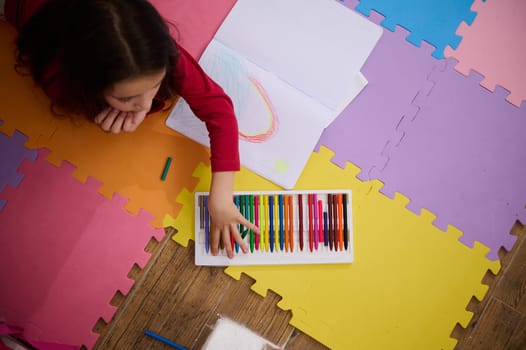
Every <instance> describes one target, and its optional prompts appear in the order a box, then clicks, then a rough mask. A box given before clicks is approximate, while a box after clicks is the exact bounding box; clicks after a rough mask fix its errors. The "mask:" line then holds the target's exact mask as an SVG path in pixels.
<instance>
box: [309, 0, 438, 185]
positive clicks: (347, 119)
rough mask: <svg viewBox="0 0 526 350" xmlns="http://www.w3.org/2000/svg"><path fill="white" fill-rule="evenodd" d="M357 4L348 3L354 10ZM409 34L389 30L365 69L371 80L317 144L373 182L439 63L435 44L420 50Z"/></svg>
mask: <svg viewBox="0 0 526 350" xmlns="http://www.w3.org/2000/svg"><path fill="white" fill-rule="evenodd" d="M357 3H358V2H357V1H346V2H345V5H346V6H347V7H349V8H353V7H354V6H356V4H357ZM369 19H370V20H371V21H372V22H374V23H376V24H379V23H380V22H381V21H382V20H383V17H382V16H380V15H378V14H376V13H375V12H373V11H372V12H371V17H369ZM407 34H408V33H407V31H406V30H405V29H403V28H401V27H397V28H396V31H395V32H390V31H388V30H385V29H384V33H383V35H382V37H381V38H380V40H379V41H378V43H377V45H376V47H375V49H374V50H373V51H372V53H371V55H370V56H369V58H368V59H367V61H366V62H365V64H364V66H363V67H362V70H361V72H362V73H363V74H364V76H365V77H366V78H367V80H368V81H369V84H368V85H367V86H366V87H365V89H364V90H363V91H362V92H361V93H360V94H359V95H358V96H357V97H356V98H355V99H354V100H353V101H352V102H351V103H350V104H349V105H348V106H347V107H346V108H345V110H344V111H343V112H342V113H341V114H340V115H339V116H338V118H336V120H335V121H334V122H333V123H332V124H331V125H329V127H327V129H325V131H324V132H323V134H322V136H321V138H320V140H319V142H318V145H317V146H316V150H318V149H319V147H320V146H321V145H324V146H326V147H327V148H329V149H331V150H332V151H333V152H334V153H335V156H334V157H333V159H332V161H333V162H334V163H335V164H336V165H338V166H340V167H342V168H343V167H345V162H347V161H350V162H351V163H353V164H354V165H356V166H358V167H359V168H361V169H362V172H361V173H360V174H359V175H358V178H360V179H361V180H369V179H370V172H371V171H372V169H374V168H378V169H382V168H383V167H384V166H385V164H386V162H387V157H386V156H385V155H383V154H382V152H383V150H384V148H385V147H386V144H389V143H394V144H396V143H398V141H399V139H400V137H401V134H399V133H397V132H396V126H397V125H398V123H399V121H400V120H401V118H402V116H404V115H405V114H407V115H411V114H414V113H416V110H415V109H414V107H413V106H412V101H413V100H414V99H415V98H417V95H418V94H419V92H420V91H422V90H423V91H425V90H426V89H429V84H428V81H427V76H428V75H429V72H431V71H432V69H433V67H434V66H435V65H436V64H437V62H438V61H437V60H436V59H434V58H433V57H431V54H430V53H431V52H433V50H434V48H433V47H432V46H430V45H427V44H425V43H423V44H422V47H421V48H417V47H415V46H413V45H411V44H410V43H408V42H407V41H406V40H405V38H406V37H407Z"/></svg>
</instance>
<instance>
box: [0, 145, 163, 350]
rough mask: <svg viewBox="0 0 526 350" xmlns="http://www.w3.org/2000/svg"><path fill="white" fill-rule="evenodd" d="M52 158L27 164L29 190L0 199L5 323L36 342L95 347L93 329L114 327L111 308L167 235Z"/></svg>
mask: <svg viewBox="0 0 526 350" xmlns="http://www.w3.org/2000/svg"><path fill="white" fill-rule="evenodd" d="M47 153H48V151H46V150H40V151H39V156H38V159H37V161H36V162H34V163H32V162H29V161H25V162H24V163H22V165H21V167H20V172H22V173H23V174H24V180H23V181H22V183H21V184H20V185H19V187H18V188H17V189H16V190H15V189H13V188H12V187H10V186H8V187H7V188H6V189H5V190H4V192H3V193H0V198H2V199H7V204H6V205H5V207H4V209H3V210H2V211H0V227H1V231H2V234H1V235H0V266H1V268H0V281H2V288H0V318H4V319H6V320H7V322H9V323H11V324H15V325H17V326H20V327H23V328H25V329H26V332H25V334H24V335H25V336H26V337H28V338H31V339H34V340H41V341H48V342H57V343H63V344H71V345H78V346H80V345H81V344H84V345H86V346H87V347H91V346H93V345H94V344H95V342H96V340H97V338H98V335H97V334H95V333H93V332H92V328H93V326H94V325H95V323H96V322H97V320H98V319H99V317H102V318H103V319H104V320H106V321H107V322H108V321H110V319H111V318H112V316H113V314H114V312H115V311H116V310H115V307H113V306H111V305H110V300H111V299H112V297H113V295H114V294H115V292H116V291H117V290H120V291H121V292H122V293H123V294H127V293H128V291H129V290H130V288H131V286H132V285H133V280H131V279H129V278H128V277H127V274H128V273H129V271H130V269H131V268H132V267H133V264H134V263H137V264H138V265H139V266H141V267H144V265H145V264H146V262H147V261H148V259H149V258H150V254H148V253H146V252H145V251H144V247H145V246H146V244H147V243H148V241H149V240H150V239H151V237H152V236H154V237H155V238H156V239H158V240H160V239H161V238H162V237H163V232H162V230H160V229H157V230H156V229H153V228H152V227H151V226H150V225H149V221H151V219H152V216H151V215H149V214H147V213H145V212H142V211H141V212H140V213H139V214H138V215H133V214H130V213H129V212H127V211H126V210H124V205H125V204H126V200H125V199H124V198H123V197H121V196H118V195H115V196H114V197H113V198H112V199H111V200H108V199H106V198H104V197H103V196H102V195H101V194H99V193H98V192H97V189H98V188H99V187H100V183H98V182H96V181H94V180H93V179H91V178H88V179H87V182H86V183H85V184H82V183H80V182H79V181H77V180H75V179H74V178H73V177H72V176H71V174H72V172H73V170H74V167H73V166H71V165H70V164H68V163H63V164H62V165H61V166H60V167H59V168H57V167H55V166H53V165H51V164H49V163H48V162H47V161H46V160H45V158H46V156H47Z"/></svg>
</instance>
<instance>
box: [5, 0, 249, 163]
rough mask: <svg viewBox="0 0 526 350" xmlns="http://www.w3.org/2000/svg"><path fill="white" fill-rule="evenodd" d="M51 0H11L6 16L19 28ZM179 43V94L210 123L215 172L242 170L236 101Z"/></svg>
mask: <svg viewBox="0 0 526 350" xmlns="http://www.w3.org/2000/svg"><path fill="white" fill-rule="evenodd" d="M47 1H49V0H32V1H24V0H7V1H6V3H5V17H6V19H7V20H8V21H9V22H10V23H11V24H12V25H14V26H15V28H17V29H19V28H21V27H22V26H23V25H24V23H25V22H26V21H27V20H28V19H29V18H31V16H32V15H33V14H34V13H35V12H36V11H37V10H38V9H39V8H40V7H41V6H42V5H43V4H45V3H46V2H47ZM176 45H177V48H178V49H179V51H180V53H181V54H180V55H179V57H178V60H177V65H176V69H175V72H174V77H173V79H176V80H177V81H176V84H175V86H177V87H178V91H177V94H178V95H179V96H180V97H182V98H184V99H185V101H186V102H187V103H188V105H189V106H190V108H191V109H192V111H193V112H194V114H195V115H196V116H197V117H198V118H199V119H201V120H202V121H203V122H205V124H206V128H207V129H208V133H209V137H210V150H211V165H212V171H236V170H239V167H240V164H239V139H238V126H237V120H236V117H235V114H234V108H233V105H232V101H231V100H230V98H229V97H228V96H227V95H226V94H225V92H224V91H223V89H222V88H221V87H220V86H219V85H218V84H217V83H215V82H214V81H213V80H212V79H210V77H208V75H207V74H206V73H205V72H204V71H203V69H202V68H201V66H200V65H199V64H198V63H197V61H196V60H195V59H194V58H193V57H192V56H191V55H190V54H189V53H188V52H187V51H186V50H185V49H184V48H182V47H181V46H180V45H178V44H176ZM56 62H60V60H56V61H55V66H53V65H51V66H50V67H48V70H50V71H53V70H55V69H60V66H57V64H56ZM45 92H46V94H47V95H48V96H49V97H50V99H51V100H54V99H55V97H57V96H60V93H61V91H60V87H58V86H51V87H50V88H48V89H46V91H45ZM156 99H157V98H156ZM150 112H155V110H152V111H150Z"/></svg>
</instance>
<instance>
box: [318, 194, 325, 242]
mask: <svg viewBox="0 0 526 350" xmlns="http://www.w3.org/2000/svg"><path fill="white" fill-rule="evenodd" d="M318 213H319V214H318V223H319V226H318V227H319V228H318V233H319V235H320V239H319V241H320V242H321V243H323V242H324V239H323V232H324V230H323V203H322V201H321V199H320V200H319V201H318Z"/></svg>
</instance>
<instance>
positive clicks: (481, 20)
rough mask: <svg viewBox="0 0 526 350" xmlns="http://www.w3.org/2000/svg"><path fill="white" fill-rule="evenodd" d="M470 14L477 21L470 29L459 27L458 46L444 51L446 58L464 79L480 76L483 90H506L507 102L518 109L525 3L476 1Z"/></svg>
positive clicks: (524, 87) (523, 93)
mask: <svg viewBox="0 0 526 350" xmlns="http://www.w3.org/2000/svg"><path fill="white" fill-rule="evenodd" d="M473 10H474V11H476V12H477V13H478V14H477V20H476V21H474V22H473V24H472V25H471V26H468V25H466V24H464V23H461V25H460V27H459V28H458V30H457V34H459V35H461V36H462V37H463V39H462V42H461V45H459V46H458V48H457V49H456V50H454V49H453V48H451V47H447V48H446V50H445V55H446V56H447V57H454V58H456V59H457V60H458V61H459V62H458V64H457V66H456V67H455V69H457V70H458V71H459V72H461V73H462V74H464V75H466V76H467V75H468V74H469V71H470V69H473V70H475V71H477V72H478V73H480V74H482V75H483V77H484V78H483V79H482V81H481V82H480V83H481V85H482V86H484V87H485V88H487V89H489V90H491V91H493V90H494V89H495V87H496V86H497V85H500V86H502V87H503V88H505V89H506V90H508V91H509V92H510V94H509V96H507V97H506V99H507V100H508V101H510V102H511V103H513V104H514V105H516V106H520V105H521V102H522V101H524V100H525V99H526V70H525V69H524V62H525V61H526V41H525V40H524V39H523V38H522V36H523V35H524V33H526V21H525V20H524V17H525V16H526V2H524V1H522V0H489V1H482V0H476V1H475V2H474V4H473ZM488 52H491V53H492V54H485V53H488Z"/></svg>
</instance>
